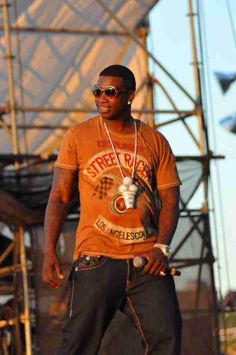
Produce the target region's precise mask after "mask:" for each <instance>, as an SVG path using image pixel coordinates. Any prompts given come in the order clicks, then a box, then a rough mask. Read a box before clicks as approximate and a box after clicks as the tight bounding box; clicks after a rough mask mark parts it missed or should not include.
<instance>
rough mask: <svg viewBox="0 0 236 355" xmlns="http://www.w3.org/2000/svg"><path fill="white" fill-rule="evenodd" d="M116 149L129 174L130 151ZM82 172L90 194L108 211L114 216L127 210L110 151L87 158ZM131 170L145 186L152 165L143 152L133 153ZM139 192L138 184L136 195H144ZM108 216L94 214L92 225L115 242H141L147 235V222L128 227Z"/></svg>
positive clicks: (148, 181)
mask: <svg viewBox="0 0 236 355" xmlns="http://www.w3.org/2000/svg"><path fill="white" fill-rule="evenodd" d="M116 152H117V155H118V158H119V161H120V164H121V166H122V171H123V173H124V175H125V176H130V175H131V170H132V167H133V159H134V157H133V155H134V154H133V153H130V152H128V151H123V150H119V149H117V150H116ZM82 173H83V174H84V175H86V177H87V178H89V180H90V181H91V183H92V185H93V186H94V192H93V195H92V197H94V198H97V199H98V200H100V201H101V202H102V203H107V204H108V206H107V207H108V210H109V211H110V212H111V214H112V215H115V216H118V217H119V216H122V215H123V216H124V215H125V213H126V212H127V211H128V210H127V207H126V205H125V201H124V198H123V196H122V194H121V193H119V192H118V187H119V185H120V184H121V181H122V177H121V174H120V172H119V170H118V165H117V161H116V157H115V155H114V152H113V151H112V150H111V149H106V150H103V151H101V152H99V153H96V154H95V155H93V156H92V157H91V158H90V159H89V160H88V162H87V163H86V165H85V167H84V169H83V170H82ZM135 174H136V175H137V176H138V180H142V182H143V184H144V185H146V187H147V189H149V187H150V185H151V178H152V166H151V164H150V163H149V162H148V160H147V159H146V158H145V156H143V155H141V154H138V155H137V160H136V169H135ZM142 192H143V189H142V187H140V186H139V190H138V193H137V199H139V198H144V197H142V196H141V195H142ZM103 200H104V201H103ZM136 202H137V201H136ZM136 202H135V207H136ZM135 207H134V208H135ZM109 219H110V218H109V217H108V216H107V215H100V216H99V218H97V217H96V219H95V221H94V223H93V226H94V227H95V228H96V229H97V230H98V231H99V232H101V233H102V234H103V235H104V234H105V235H106V236H107V237H108V238H111V239H113V240H115V241H116V242H117V241H119V243H120V242H123V243H125V244H127V243H128V244H131V243H141V242H143V241H145V240H146V239H147V237H148V233H147V231H146V229H147V228H146V227H147V226H145V227H144V226H140V225H139V223H138V224H137V226H135V225H134V226H133V227H132V228H131V227H128V226H127V227H124V226H121V225H118V224H115V223H114V222H112V221H111V220H110V221H109Z"/></svg>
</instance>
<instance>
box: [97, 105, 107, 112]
mask: <svg viewBox="0 0 236 355" xmlns="http://www.w3.org/2000/svg"><path fill="white" fill-rule="evenodd" d="M98 111H99V112H101V113H106V112H108V111H110V107H109V106H102V105H101V106H98Z"/></svg>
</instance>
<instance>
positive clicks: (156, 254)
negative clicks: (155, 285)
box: [137, 248, 168, 276]
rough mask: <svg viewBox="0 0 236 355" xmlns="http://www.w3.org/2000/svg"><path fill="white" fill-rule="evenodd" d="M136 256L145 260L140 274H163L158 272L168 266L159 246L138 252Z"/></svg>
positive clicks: (163, 270)
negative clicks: (145, 262)
mask: <svg viewBox="0 0 236 355" xmlns="http://www.w3.org/2000/svg"><path fill="white" fill-rule="evenodd" d="M137 256H140V257H142V258H144V259H146V260H147V264H146V265H145V267H144V269H143V270H142V273H141V274H150V275H155V276H164V275H161V274H160V272H161V271H162V272H165V270H166V269H167V268H168V259H167V257H166V256H165V255H164V254H163V253H162V251H161V249H160V248H152V249H150V250H148V251H146V252H145V253H142V254H138V255H137Z"/></svg>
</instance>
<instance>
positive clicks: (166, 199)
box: [140, 187, 179, 275]
mask: <svg viewBox="0 0 236 355" xmlns="http://www.w3.org/2000/svg"><path fill="white" fill-rule="evenodd" d="M159 197H160V200H161V211H160V214H159V223H158V224H159V230H158V243H160V244H166V245H169V244H170V243H171V240H172V238H173V236H174V233H175V230H176V227H177V223H178V218H179V187H173V188H168V189H163V190H160V191H159ZM140 256H141V257H143V258H145V259H147V260H148V263H147V265H146V266H145V268H144V270H143V273H149V274H152V275H159V274H160V271H165V269H166V268H167V267H168V259H167V257H166V256H165V255H164V254H163V253H162V251H161V249H159V248H152V249H151V250H149V251H147V252H146V253H143V254H142V255H140Z"/></svg>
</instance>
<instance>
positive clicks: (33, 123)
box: [0, 0, 221, 355]
mask: <svg viewBox="0 0 236 355" xmlns="http://www.w3.org/2000/svg"><path fill="white" fill-rule="evenodd" d="M42 1H43V0H42ZM186 1H187V0H186ZM129 2H130V3H131V2H132V1H131V0H129V1H126V2H124V4H125V3H129ZM157 2H158V1H149V2H148V3H149V8H148V11H150V9H151V8H152V6H154V5H155V3H157ZM78 3H80V2H78ZM107 3H108V2H107V1H104V0H95V1H93V4H96V6H98V8H101V9H102V11H103V13H104V14H105V15H104V16H106V19H109V21H111V23H112V26H110V27H109V26H107V27H108V28H107V29H105V28H104V29H98V28H96V27H94V28H90V29H86V28H84V27H81V28H74V27H73V28H69V27H68V28H66V27H65V28H58V27H57V28H53V27H52V26H48V27H47V26H46V27H42V26H39V25H38V26H37V25H36V26H30V25H29V24H27V23H26V24H25V25H24V26H23V25H22V24H19V23H18V22H17V21H15V23H14V21H13V20H11V21H9V11H10V12H11V18H12V16H13V15H12V13H13V12H14V7H16V6H17V5H16V1H13V3H12V4H9V3H7V1H6V0H2V3H1V10H2V15H3V18H2V21H3V22H2V24H0V31H2V33H3V37H4V46H5V61H6V67H7V82H8V95H6V96H5V97H7V99H6V100H5V102H1V101H0V114H1V119H0V128H1V129H2V130H0V134H4V139H6V140H8V141H9V142H10V144H11V147H12V151H11V152H10V151H9V152H6V153H4V154H0V182H1V185H0V197H1V198H2V201H3V202H1V203H2V205H4V208H3V207H0V221H2V226H3V227H4V228H2V231H3V232H2V233H3V234H4V229H8V231H10V234H11V236H10V239H9V243H8V244H7V246H6V248H5V249H4V250H2V254H1V255H0V280H1V279H2V280H3V281H4V277H6V276H9V277H10V284H9V279H8V281H7V282H6V283H5V284H4V282H2V286H1V288H0V290H2V294H3V292H4V294H5V296H10V295H12V297H13V306H12V307H13V315H14V317H13V318H10V319H7V320H4V319H2V320H0V330H1V329H2V330H3V334H4V329H5V328H6V327H9V326H11V327H12V329H13V332H12V334H13V336H14V343H15V351H16V354H22V353H24V351H25V353H26V354H27V355H28V354H31V353H32V349H33V348H34V349H35V353H40V354H43V353H44V352H43V350H42V349H41V348H40V345H39V343H40V340H39V339H36V336H34V337H33V338H32V328H35V327H36V328H37V320H38V319H39V318H40V316H39V314H37V312H39V311H38V309H39V308H40V307H39V308H37V304H39V303H40V302H43V301H42V300H39V298H38V295H39V294H40V290H39V286H38V289H37V286H35V288H36V289H37V290H36V296H35V297H36V307H34V309H32V307H31V306H30V295H31V298H32V292H33V287H32V282H31V281H32V280H31V279H32V278H35V280H36V281H37V282H39V278H37V277H38V276H35V275H37V271H36V268H38V265H37V263H36V262H35V261H34V257H33V261H32V256H29V255H28V256H27V247H26V243H25V239H26V236H27V233H30V234H31V243H32V245H34V246H33V251H34V252H35V253H37V250H38V249H40V245H39V244H37V243H39V238H38V237H39V236H42V231H41V229H42V221H43V214H44V209H45V205H46V202H47V197H48V194H49V191H50V184H51V178H52V171H53V162H54V160H55V158H56V154H55V150H56V147H58V146H59V144H60V141H61V139H62V134H61V133H63V131H64V130H66V129H67V128H68V127H70V126H71V124H73V123H79V122H81V121H83V120H84V119H86V118H87V117H88V116H89V115H92V114H95V112H96V110H95V107H94V105H93V104H92V103H90V101H89V100H87V101H85V100H84V102H83V104H82V105H80V106H79V107H78V105H70V106H66V105H64V104H63V105H53V104H52V102H51V101H45V102H43V101H42V104H40V103H39V104H38V105H37V106H35V105H29V103H27V102H25V100H24V99H23V97H24V90H25V91H26V88H25V87H24V82H23V81H22V77H21V76H22V68H21V65H22V61H21V57H20V55H22V52H21V51H20V50H19V48H20V47H19V42H21V41H22V40H20V37H17V36H19V35H21V34H31V35H34V34H35V35H38V34H40V35H45V36H46V35H54V34H56V35H63V36H79V37H80V38H81V37H83V36H88V37H89V38H96V39H97V40H99V38H112V39H113V38H115V39H117V41H120V40H121V39H122V40H123V41H124V42H121V45H120V47H119V48H121V49H120V51H119V55H118V56H117V57H116V60H117V61H118V62H120V63H121V64H129V62H128V63H127V60H126V54H127V53H128V51H129V50H130V48H131V46H132V45H133V46H135V47H134V48H135V52H136V53H138V54H139V55H140V57H142V60H140V62H141V64H140V66H142V68H145V70H144V72H143V71H142V73H143V74H142V75H143V76H142V77H141V79H140V81H139V85H138V89H137V92H138V93H140V97H141V98H140V99H139V101H138V104H137V105H136V106H134V109H133V111H132V112H133V114H134V115H136V116H137V118H140V119H142V120H145V122H147V123H148V124H149V125H150V126H152V127H154V128H155V129H159V128H161V127H163V126H170V125H173V124H176V123H181V125H182V126H183V128H184V129H185V130H186V132H187V133H188V135H189V137H190V139H191V140H192V141H193V142H194V144H195V146H196V147H197V149H198V152H199V154H197V155H195V156H178V157H177V164H178V166H179V167H180V175H181V167H182V166H183V167H184V169H183V177H185V175H186V172H185V170H186V169H185V167H187V168H188V174H190V175H191V169H192V171H193V174H195V173H196V174H195V175H196V176H195V177H194V179H193V180H191V181H193V186H191V189H190V188H189V191H188V192H187V193H185V192H183V193H181V204H180V209H181V216H180V224H179V227H178V230H177V236H176V238H175V245H174V253H173V257H172V260H171V261H172V263H173V266H176V267H177V268H179V269H183V274H184V271H185V270H187V269H188V268H189V269H190V270H192V268H193V267H196V270H197V271H196V275H197V276H196V279H195V282H194V290H192V289H191V290H190V289H187V288H186V289H185V290H184V291H182V290H180V291H179V292H178V294H179V299H180V304H181V302H182V303H183V307H182V314H183V321H184V324H186V326H185V330H184V337H183V338H184V342H186V345H184V346H183V349H184V350H183V354H186V355H187V354H188V353H189V352H188V351H189V346H188V344H187V341H188V342H189V339H188V340H187V338H188V337H190V338H191V335H192V336H193V334H194V332H198V333H197V334H201V331H202V332H203V331H204V329H205V328H204V327H203V330H201V329H200V328H201V326H202V323H201V322H203V321H205V322H207V324H208V328H207V330H209V331H210V335H209V334H205V335H206V336H207V337H208V348H207V349H208V350H207V349H206V350H204V351H205V352H204V351H202V352H201V355H204V354H206V355H207V354H215V355H218V354H220V347H219V337H218V330H219V329H218V317H217V299H216V292H215V283H214V272H213V263H214V256H213V253H212V245H211V233H210V223H209V203H208V184H209V178H210V161H211V159H217V158H221V157H219V156H218V157H217V156H214V155H213V154H212V153H211V151H210V149H209V144H208V135H207V127H206V124H205V118H204V108H203V107H202V90H201V75H200V69H199V62H200V61H201V58H199V52H198V51H197V46H198V41H197V39H196V37H197V36H196V33H195V32H196V31H197V28H198V27H197V26H196V21H197V16H198V14H197V13H196V12H195V11H194V10H193V0H188V11H189V13H188V16H189V28H190V35H191V46H192V58H193V73H194V83H195V94H194V97H193V96H192V95H191V94H190V93H189V92H188V90H186V89H185V88H184V87H183V85H181V83H179V82H178V81H177V80H176V79H175V77H174V76H173V75H172V74H171V73H170V72H169V71H168V70H167V69H166V68H165V66H164V65H163V64H162V63H160V61H159V60H158V59H157V58H156V57H155V56H154V55H153V53H151V52H150V51H149V50H148V49H147V36H148V31H149V28H148V20H147V18H145V19H144V20H143V19H142V21H141V22H140V21H139V24H138V25H137V26H135V28H132V26H127V25H126V23H125V21H123V20H122V19H121V17H120V16H118V14H117V13H116V12H115V11H114V8H112V6H110V5H107ZM116 3H118V4H119V5H120V6H121V5H122V4H123V2H122V1H117V2H116ZM59 4H60V1H59ZM81 6H82V4H81ZM127 6H128V5H127ZM156 6H158V4H157V5H156ZM35 11H36V10H35ZM144 15H146V14H145V13H144V14H143V16H144ZM16 20H17V19H16ZM198 30H199V29H198ZM198 35H199V34H198ZM86 38H87V37H86ZM13 40H14V41H16V42H17V41H18V45H17V47H16V45H15V46H14V48H18V53H14V51H13V49H12V41H13ZM55 51H56V50H55ZM81 51H82V48H81ZM17 56H18V57H20V58H18V62H17V58H16V57H17ZM19 59H20V60H19ZM86 60H87V61H89V58H87V59H86ZM150 60H151V61H152V62H153V63H154V65H156V66H157V67H158V68H159V69H160V70H161V71H162V72H163V73H165V75H166V76H167V77H168V79H169V80H170V81H171V82H172V83H173V85H175V86H176V88H178V90H180V91H181V92H182V94H183V95H185V97H186V98H187V99H188V100H189V102H190V103H191V105H192V108H191V109H184V108H183V109H179V108H177V104H176V102H175V100H174V98H173V96H172V94H171V93H170V92H169V91H168V89H167V88H166V87H165V85H164V83H163V82H161V81H160V80H159V79H158V78H156V77H155V76H154V75H153V74H151V73H150V71H149V64H148V63H149V61H150ZM17 63H18V64H17ZM19 63H20V65H19ZM105 63H106V61H105V59H104V58H103V61H102V63H101V65H102V64H105ZM17 66H20V68H21V69H20V70H19V77H20V79H19V81H20V84H19V85H18V88H17V89H16V87H15V86H16V85H15V78H16V76H15V73H14V68H16V67H17ZM95 74H96V73H95ZM89 84H90V83H88V85H89ZM154 88H157V90H161V92H162V93H163V95H164V96H165V97H166V99H167V101H168V102H169V104H170V106H171V109H169V108H165V109H160V108H158V107H155V104H154V99H153V95H154V94H153V92H154ZM85 89H86V88H85ZM18 91H22V93H23V94H22V93H21V96H19V93H18ZM62 91H63V90H62ZM64 91H66V90H64ZM16 94H17V95H16ZM16 96H17V98H18V99H17V100H16ZM137 96H138V95H137ZM19 97H21V99H19ZM138 97H139V96H138ZM28 114H29V115H31V116H29V117H24V115H28ZM160 114H161V115H166V116H167V117H168V118H167V119H165V120H164V122H158V121H157V120H155V118H154V117H155V116H156V115H160ZM20 115H22V117H21V119H18V117H19V116H20ZM37 115H38V116H37ZM47 115H48V116H49V117H52V115H55V117H62V119H61V120H58V121H57V120H56V119H55V121H53V122H52V123H51V121H50V119H49V120H47V119H46V118H47V117H48V116H47ZM56 115H59V116H56ZM60 115H62V116H60ZM66 115H77V116H76V120H75V119H74V116H70V117H71V119H67V118H65V117H66ZM170 115H171V118H170ZM42 117H43V119H42ZM45 117H46V118H45ZM53 117H54V116H53ZM9 118H10V120H9ZM44 118H45V119H44ZM189 118H192V119H194V120H196V123H197V127H198V129H197V134H196V132H194V130H193V129H192V127H191V124H190V123H189ZM32 132H33V133H34V134H37V135H40V134H42V133H43V134H44V135H43V136H42V137H41V138H40V144H38V145H37V146H36V148H35V146H34V139H32V142H30V143H29V140H30V134H32ZM21 133H22V134H23V137H24V144H22V142H21V138H22V135H21ZM53 133H54V135H53ZM46 134H47V135H46ZM52 136H54V137H53V138H52ZM19 137H21V138H19ZM37 137H38V136H37ZM54 138H55V139H54ZM37 139H38V138H37ZM45 139H47V140H48V144H46V145H45V149H44V145H43V144H44V143H45ZM52 139H54V140H52ZM31 145H32V147H31ZM190 175H188V177H187V178H186V179H189V176H190ZM183 183H184V181H183ZM187 184H188V182H187ZM200 186H202V187H203V201H202V207H201V208H200V209H193V208H191V207H190V205H191V201H192V199H193V197H194V196H195V193H196V192H197V191H198V189H199V188H200ZM39 197H40V198H39ZM78 216H79V212H78V206H77V201H72V203H71V206H70V211H69V217H68V223H69V222H70V221H73V223H74V220H75V219H76V218H78ZM183 226H184V227H183ZM39 230H40V232H39ZM38 233H40V234H38ZM195 239H198V244H197V250H199V251H198V252H196V254H194V255H191V256H188V255H187V256H186V255H184V252H183V250H184V251H185V248H188V245H189V244H188V243H189V241H190V240H193V243H196V240H195ZM10 254H12V258H11V259H10V260H11V261H10V265H7V266H3V265H4V263H3V262H4V260H6V258H7V257H8V256H9V255H10ZM28 254H29V253H28ZM186 254H188V253H186ZM36 259H37V257H36ZM37 260H40V259H37ZM32 265H33V266H32ZM194 270H195V269H194ZM206 274H207V275H208V284H207V285H206V283H204V280H205V279H204V277H205V276H204V275H206ZM35 284H36V282H35ZM40 287H41V286H40ZM3 290H4V291H3ZM191 297H192V304H190V305H187V306H185V302H186V298H191ZM18 301H19V302H18ZM33 313H34V314H35V315H36V325H35V318H34V315H33ZM44 317H45V314H44ZM49 318H50V315H48V316H47V317H46V318H45V319H46V321H47V322H48V320H49ZM40 322H41V321H40V320H39V323H40ZM40 324H41V323H40ZM196 324H197V326H196ZM22 325H23V328H24V329H23V330H22ZM194 327H195V328H194ZM37 329H39V336H40V337H41V333H40V329H41V328H40V327H39V328H37ZM22 333H23V335H24V336H23V338H22ZM193 338H194V336H193ZM193 338H192V339H191V342H192V343H191V344H190V345H192V344H193V343H194V342H195V341H196V339H195V340H193ZM3 339H5V338H4V337H3ZM32 339H33V341H32ZM198 341H199V339H197V342H198ZM203 341H204V339H203ZM2 343H3V344H1V346H2V348H3V349H5V350H4V351H5V353H4V354H6V355H7V354H8V352H7V351H8V350H7V348H6V343H4V341H3V342H2ZM108 343H109V342H108ZM47 346H48V348H49V349H50V347H49V345H48V344H47ZM39 348H40V349H41V350H38V349H39ZM24 349H25V350H24ZM38 351H41V352H38ZM207 351H209V352H207ZM105 353H106V352H105V350H104V354H105ZM137 354H138V352H137ZM192 354H195V353H192ZM196 354H198V353H197V352H196Z"/></svg>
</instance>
